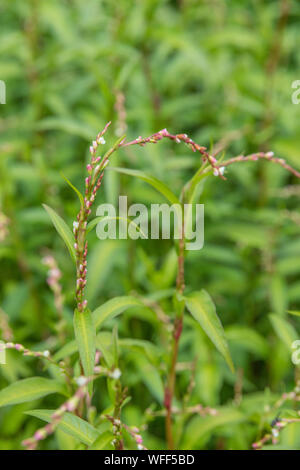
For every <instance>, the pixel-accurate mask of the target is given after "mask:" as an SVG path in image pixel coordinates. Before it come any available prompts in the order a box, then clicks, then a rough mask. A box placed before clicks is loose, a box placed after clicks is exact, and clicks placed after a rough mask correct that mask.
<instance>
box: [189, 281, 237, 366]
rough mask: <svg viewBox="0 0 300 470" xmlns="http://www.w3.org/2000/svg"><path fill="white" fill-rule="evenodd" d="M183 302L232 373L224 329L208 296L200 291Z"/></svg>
mask: <svg viewBox="0 0 300 470" xmlns="http://www.w3.org/2000/svg"><path fill="white" fill-rule="evenodd" d="M185 301H186V306H187V308H188V310H189V311H190V313H191V314H192V316H193V317H194V318H195V320H196V321H197V322H198V323H199V324H200V326H201V327H202V328H203V330H204V331H205V333H206V334H207V336H208V337H209V338H210V339H211V341H212V342H213V343H214V345H215V346H216V348H217V349H218V350H219V351H220V353H221V354H222V355H223V357H224V359H225V361H226V362H227V364H228V366H229V367H230V369H231V371H232V372H234V366H233V362H232V359H231V356H230V351H229V348H228V344H227V340H226V337H225V333H224V329H223V326H222V323H221V321H220V319H219V317H218V315H217V313H216V307H215V304H214V303H213V301H212V299H211V297H210V295H209V294H208V293H207V292H206V291H205V290H204V289H202V290H201V291H200V292H194V293H192V294H190V295H188V296H187V297H185Z"/></svg>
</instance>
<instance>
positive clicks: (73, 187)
mask: <svg viewBox="0 0 300 470" xmlns="http://www.w3.org/2000/svg"><path fill="white" fill-rule="evenodd" d="M60 174H61V176H62V177H63V179H64V180H65V181H66V182H67V183H68V185H69V186H70V187H71V188H72V189H73V191H75V193H76V194H77V196H78V199H79V201H80V204H81V207H83V206H84V199H83V196H82V194H81V192H80V191H78V189H77V188H76V187H75V186H74V185H73V184H72V183H71V181H70V180H68V178H67V177H66V176H65V175H64V174H63V172H62V171H61V172H60Z"/></svg>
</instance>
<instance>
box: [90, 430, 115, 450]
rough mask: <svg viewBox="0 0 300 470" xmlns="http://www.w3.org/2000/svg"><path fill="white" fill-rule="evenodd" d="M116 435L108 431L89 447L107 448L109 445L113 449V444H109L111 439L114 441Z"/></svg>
mask: <svg viewBox="0 0 300 470" xmlns="http://www.w3.org/2000/svg"><path fill="white" fill-rule="evenodd" d="M113 439H114V435H113V433H112V432H110V431H106V432H104V433H103V434H101V436H99V437H97V439H96V440H95V442H93V444H92V445H91V447H89V450H107V447H109V448H111V449H113V447H112V446H109V444H110V443H111V441H113Z"/></svg>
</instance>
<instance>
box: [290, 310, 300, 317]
mask: <svg viewBox="0 0 300 470" xmlns="http://www.w3.org/2000/svg"><path fill="white" fill-rule="evenodd" d="M288 313H290V314H291V315H295V316H296V317H300V312H299V311H297V310H288Z"/></svg>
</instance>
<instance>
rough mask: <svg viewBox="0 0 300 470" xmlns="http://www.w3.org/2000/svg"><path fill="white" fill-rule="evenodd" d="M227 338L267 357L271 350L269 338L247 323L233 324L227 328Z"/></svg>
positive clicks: (253, 352)
mask: <svg viewBox="0 0 300 470" xmlns="http://www.w3.org/2000/svg"><path fill="white" fill-rule="evenodd" d="M225 333H226V338H227V340H228V341H229V343H230V342H231V341H232V342H233V344H237V345H238V346H239V347H240V348H242V349H245V350H246V351H249V352H250V353H252V354H256V355H257V356H260V357H262V358H266V357H267V355H268V352H269V345H268V342H267V340H266V339H265V338H264V337H263V336H262V335H260V334H259V333H258V332H257V331H255V330H254V329H253V328H249V327H248V326H245V325H232V326H229V327H228V328H225Z"/></svg>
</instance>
